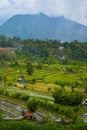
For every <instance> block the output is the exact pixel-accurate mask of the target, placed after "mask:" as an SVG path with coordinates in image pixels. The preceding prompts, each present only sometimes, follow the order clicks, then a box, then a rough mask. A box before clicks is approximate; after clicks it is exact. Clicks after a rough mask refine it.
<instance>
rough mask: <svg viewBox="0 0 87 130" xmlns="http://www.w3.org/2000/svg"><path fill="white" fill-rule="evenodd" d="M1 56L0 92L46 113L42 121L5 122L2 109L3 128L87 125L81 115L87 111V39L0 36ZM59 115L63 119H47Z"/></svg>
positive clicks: (77, 127)
mask: <svg viewBox="0 0 87 130" xmlns="http://www.w3.org/2000/svg"><path fill="white" fill-rule="evenodd" d="M0 58H1V60H0V96H4V97H5V98H7V97H8V98H9V102H11V103H13V104H14V101H15V102H16V101H17V100H18V101H19V102H20V103H21V102H23V103H25V104H26V105H25V106H23V108H27V107H26V106H28V109H29V110H30V111H31V112H36V113H42V114H43V113H44V115H45V116H44V120H43V122H40V123H46V125H43V126H41V125H37V124H35V123H27V122H26V121H21V122H22V123H21V122H20V121H18V122H16V121H15V122H12V121H8V122H5V121H3V120H2V117H3V116H2V115H3V113H0V120H1V123H2V122H5V123H2V124H1V125H0V130H5V129H7V130H9V129H12V130H14V129H18V130H20V129H21V130H22V129H23V130H26V129H32V130H33V129H35V130H36V129H42V130H43V129H46V130H48V129H50V130H51V129H52V130H66V129H67V130H68V129H69V130H80V129H83V130H86V129H87V124H86V123H83V118H82V116H83V114H84V113H87V106H86V105H84V104H83V105H82V102H83V101H84V100H85V99H86V98H87V43H79V42H78V41H73V42H72V43H62V44H61V42H60V41H55V40H54V41H52V40H45V41H44V40H41V41H40V40H24V41H22V40H21V39H20V38H17V37H14V38H12V39H11V38H7V37H4V36H0ZM18 104H19V103H18ZM16 105H17V104H16ZM20 106H21V105H20ZM72 115H73V116H72ZM51 117H52V118H51ZM57 118H60V119H61V122H60V123H52V122H51V123H48V122H49V120H50V121H54V120H56V119H57ZM67 121H68V126H67V127H63V124H64V123H67ZM36 123H38V122H36ZM60 124H62V125H60ZM22 125H23V126H22ZM64 126H65V124H64Z"/></svg>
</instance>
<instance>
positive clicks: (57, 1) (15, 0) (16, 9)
mask: <svg viewBox="0 0 87 130" xmlns="http://www.w3.org/2000/svg"><path fill="white" fill-rule="evenodd" d="M39 12H42V13H45V14H47V15H49V16H54V17H56V16H59V15H63V16H64V17H66V18H68V19H71V20H73V21H76V22H79V23H81V24H83V25H86V26H87V0H26V1H25V0H0V16H1V17H11V16H13V15H16V14H36V13H39Z"/></svg>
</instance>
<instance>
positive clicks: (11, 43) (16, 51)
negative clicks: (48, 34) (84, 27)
mask: <svg viewBox="0 0 87 130" xmlns="http://www.w3.org/2000/svg"><path fill="white" fill-rule="evenodd" d="M0 52H1V53H0V57H1V59H12V57H13V58H16V57H21V56H23V57H26V56H27V58H29V59H30V60H33V61H37V60H38V61H40V62H50V63H51V62H56V61H63V62H65V63H66V62H68V61H71V60H80V61H85V60H87V42H84V43H80V42H78V41H76V40H75V41H72V42H63V43H62V42H60V41H57V40H37V39H36V40H33V39H28V40H21V39H20V38H19V37H13V38H9V37H5V36H2V35H1V36H0ZM9 53H10V54H9ZM23 57H22V58H23Z"/></svg>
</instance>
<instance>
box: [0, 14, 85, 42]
mask: <svg viewBox="0 0 87 130" xmlns="http://www.w3.org/2000/svg"><path fill="white" fill-rule="evenodd" d="M0 34H2V35H6V36H10V37H13V36H19V37H21V38H22V39H53V40H54V39H55V40H61V41H73V40H78V41H83V42H84V41H87V27H86V26H84V25H81V24H79V23H77V22H74V21H71V20H69V19H66V18H64V17H63V16H59V17H49V16H47V15H45V14H43V13H40V14H36V15H34V14H33V15H30V14H25V15H20V14H19V15H15V16H13V17H11V18H10V19H8V20H7V21H6V22H5V23H4V24H2V25H1V26H0Z"/></svg>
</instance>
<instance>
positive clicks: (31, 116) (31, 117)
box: [23, 111, 36, 120]
mask: <svg viewBox="0 0 87 130" xmlns="http://www.w3.org/2000/svg"><path fill="white" fill-rule="evenodd" d="M23 117H24V119H26V120H36V118H35V116H34V113H32V112H28V111H25V112H24V113H23Z"/></svg>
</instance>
